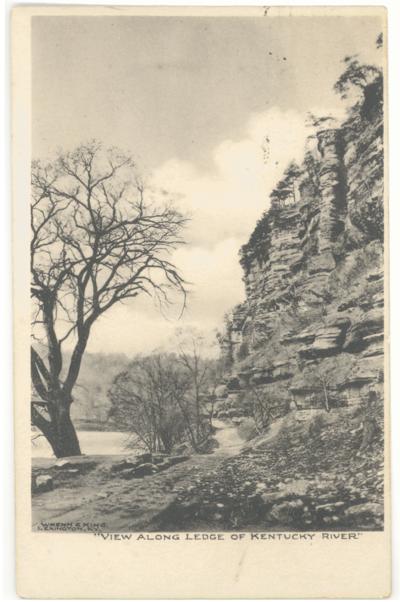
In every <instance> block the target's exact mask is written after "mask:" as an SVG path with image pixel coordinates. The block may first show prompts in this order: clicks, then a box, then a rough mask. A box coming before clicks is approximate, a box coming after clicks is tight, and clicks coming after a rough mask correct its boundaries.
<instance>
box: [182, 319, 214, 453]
mask: <svg viewBox="0 0 400 602" xmlns="http://www.w3.org/2000/svg"><path fill="white" fill-rule="evenodd" d="M203 345H204V337H203V336H202V335H201V333H199V332H197V331H196V330H195V329H189V330H187V331H186V332H183V331H180V332H179V333H178V357H179V361H180V363H181V364H182V366H183V367H184V369H185V370H186V371H187V373H188V375H189V378H190V381H191V384H192V397H193V399H192V400H190V401H191V402H192V403H193V405H194V413H195V432H196V435H195V441H194V442H195V443H198V442H199V441H200V439H201V437H202V423H203V412H204V405H205V400H206V398H207V393H208V384H209V383H208V378H207V377H208V373H209V370H210V365H209V362H207V361H205V360H204V358H203V356H202V347H203Z"/></svg>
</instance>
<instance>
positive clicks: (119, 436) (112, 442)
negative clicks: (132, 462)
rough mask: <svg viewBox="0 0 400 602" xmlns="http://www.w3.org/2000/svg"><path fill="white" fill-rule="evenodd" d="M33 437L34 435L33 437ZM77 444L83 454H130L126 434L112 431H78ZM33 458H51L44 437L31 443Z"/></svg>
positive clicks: (50, 452)
mask: <svg viewBox="0 0 400 602" xmlns="http://www.w3.org/2000/svg"><path fill="white" fill-rule="evenodd" d="M34 436H35V435H34ZM78 438H79V443H80V446H81V451H82V453H83V454H87V455H98V454H100V455H102V454H104V455H119V454H129V453H132V451H133V449H132V448H127V447H126V444H127V438H128V435H127V433H119V432H116V431H115V432H114V431H78ZM32 457H33V458H52V457H54V454H53V452H52V450H51V447H50V445H49V444H48V443H47V441H46V439H45V438H44V437H38V438H37V439H34V440H33V441H32Z"/></svg>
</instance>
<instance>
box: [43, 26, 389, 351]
mask: <svg viewBox="0 0 400 602" xmlns="http://www.w3.org/2000/svg"><path fill="white" fill-rule="evenodd" d="M381 30H382V24H381V22H380V20H379V19H378V18H377V17H367V16H362V17H351V18H350V17H343V16H342V17H338V16H336V17H329V18H328V17H313V16H307V17H299V16H296V17H267V18H263V17H235V18H229V17H218V18H210V17H174V18H172V17H156V16H152V17H128V16H116V17H99V16H98V17H82V16H80V17H67V16H64V17H60V16H57V17H34V18H33V23H32V113H33V115H32V117H33V119H32V124H33V125H32V154H33V157H34V158H51V157H52V156H53V155H54V153H55V151H56V149H57V148H63V149H72V148H73V147H74V146H76V145H78V144H80V143H82V142H86V141H88V140H90V139H92V138H96V139H99V140H101V141H102V142H104V144H105V145H106V146H116V147H120V148H121V149H123V150H124V151H127V152H129V153H130V154H131V155H132V156H133V157H134V158H135V160H136V163H137V165H138V168H139V171H140V172H141V173H142V174H143V175H144V177H145V179H146V182H147V183H148V185H149V186H151V187H152V188H156V189H160V190H168V191H169V192H170V193H171V194H172V195H173V196H174V198H175V199H176V203H177V205H178V206H179V208H181V209H182V210H183V211H184V212H185V213H188V214H189V215H190V217H191V220H190V223H189V225H188V227H187V228H186V231H185V232H184V238H185V240H186V243H187V244H186V245H185V246H184V247H182V248H180V249H178V250H177V251H176V252H175V253H174V256H173V260H174V261H175V263H176V265H177V266H178V267H179V268H180V270H181V272H182V273H183V275H184V277H185V278H186V280H187V281H189V282H190V287H189V288H190V293H189V297H188V304H187V308H186V310H185V312H184V314H183V317H182V318H181V319H180V320H178V316H179V314H180V308H179V307H178V306H176V307H173V308H171V309H170V310H168V313H167V314H165V312H164V313H163V314H161V313H160V312H159V310H158V308H157V307H156V305H155V304H153V303H152V302H151V301H150V302H149V300H148V298H147V297H146V298H145V299H141V298H140V297H139V298H137V299H135V300H132V301H131V302H129V303H128V302H127V303H126V304H124V305H121V306H118V307H115V308H113V309H112V310H111V311H109V312H108V313H106V314H104V315H103V316H102V317H101V319H100V320H99V321H98V322H97V323H96V324H95V326H94V328H93V331H92V335H91V340H90V343H89V346H88V349H89V351H92V352H101V351H103V352H124V353H126V354H128V355H133V354H135V353H147V352H150V351H152V350H153V349H156V348H160V347H164V348H165V347H167V346H168V345H170V344H171V341H173V336H174V331H175V330H176V328H177V327H180V328H185V327H194V328H196V329H198V330H201V331H203V332H204V333H205V335H206V337H207V340H209V341H210V350H211V341H212V340H214V334H213V333H215V330H216V329H221V328H222V326H223V316H224V314H225V313H226V312H228V311H229V310H230V309H231V308H232V307H233V306H234V305H235V304H237V303H239V302H241V301H242V300H243V299H244V290H243V283H242V273H241V268H240V266H239V262H238V251H239V249H240V247H241V245H242V244H244V243H245V242H246V241H247V239H248V237H249V235H250V233H251V231H252V229H253V228H254V226H255V224H256V221H257V219H258V218H259V217H260V216H261V214H262V212H263V211H264V210H265V209H267V208H268V195H269V193H270V192H271V190H272V188H273V187H274V185H275V183H276V182H277V181H278V179H279V177H280V176H281V175H282V173H283V171H284V169H285V167H286V165H287V164H288V162H289V161H291V160H293V159H294V160H297V161H301V158H302V155H303V152H304V145H305V140H306V138H307V136H308V135H309V134H310V131H309V129H307V128H306V126H305V118H306V114H307V112H312V113H314V114H316V115H326V114H329V113H331V114H333V115H335V116H338V117H339V118H340V116H342V115H343V111H344V105H343V102H342V101H341V100H340V99H339V98H338V96H337V95H336V94H334V92H333V89H332V87H333V84H334V82H335V81H336V79H337V78H338V76H339V75H340V73H341V72H342V70H343V66H342V64H341V61H342V59H343V58H344V56H346V55H353V54H359V55H360V58H361V59H362V60H365V61H368V62H370V63H376V62H377V61H378V60H379V55H377V51H376V49H375V40H376V37H377V35H378V34H379V33H380V31H381ZM266 136H268V139H269V143H268V151H267V152H266V150H265V138H266Z"/></svg>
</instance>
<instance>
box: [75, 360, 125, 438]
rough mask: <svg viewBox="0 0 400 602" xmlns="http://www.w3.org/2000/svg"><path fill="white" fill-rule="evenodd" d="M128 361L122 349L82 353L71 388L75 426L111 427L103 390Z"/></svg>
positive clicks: (107, 404)
mask: <svg viewBox="0 0 400 602" xmlns="http://www.w3.org/2000/svg"><path fill="white" fill-rule="evenodd" d="M128 363H129V358H128V357H127V356H126V355H124V354H123V353H86V354H85V356H84V358H83V362H82V367H81V371H80V374H79V378H78V382H77V385H76V387H75V389H74V403H73V404H72V411H71V414H72V419H73V420H74V423H75V424H76V425H77V427H78V429H79V428H87V429H89V430H90V429H97V428H99V429H102V428H106V429H108V428H112V425H110V424H106V422H107V416H108V410H109V401H108V398H107V391H108V389H109V387H110V385H111V383H112V381H113V379H114V377H115V376H116V375H117V374H118V372H120V371H121V370H123V369H124V367H125V366H127V364H128Z"/></svg>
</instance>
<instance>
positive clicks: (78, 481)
mask: <svg viewBox="0 0 400 602" xmlns="http://www.w3.org/2000/svg"><path fill="white" fill-rule="evenodd" d="M215 426H216V428H217V431H216V434H215V439H216V440H217V442H218V444H219V446H218V448H216V450H215V451H214V453H212V454H209V455H193V456H192V457H191V458H190V459H189V460H187V461H186V462H183V463H182V464H178V465H176V466H173V467H171V468H170V469H168V470H166V471H164V472H160V473H158V474H155V475H153V476H148V477H143V478H141V479H132V480H130V481H127V480H124V479H122V478H121V477H120V476H111V472H110V468H111V465H112V464H113V463H115V462H116V460H118V458H116V457H115V456H105V457H102V461H101V462H99V464H98V465H97V467H96V468H95V469H94V470H92V471H91V472H89V473H87V474H85V475H79V476H76V475H75V476H74V477H73V478H71V480H69V481H67V482H66V483H63V485H62V486H60V487H57V488H56V489H54V490H53V491H49V492H46V493H41V494H39V495H34V496H33V498H32V517H33V526H34V528H35V529H45V528H46V527H47V528H49V529H51V530H54V529H57V530H58V529H61V530H62V529H64V525H66V524H71V525H73V528H75V529H80V530H93V529H95V526H94V525H102V527H101V530H103V531H110V532H124V531H125V532H127V531H141V530H147V531H154V530H157V525H158V521H157V518H158V517H159V516H160V515H161V514H162V513H163V512H164V511H165V510H166V509H167V508H168V507H169V506H170V505H171V504H173V503H174V502H175V501H176V500H177V499H178V497H179V496H180V495H182V494H185V493H186V492H188V491H190V488H191V487H195V486H197V485H198V484H199V483H200V481H201V479H202V478H203V477H212V476H213V473H214V471H215V470H216V469H217V467H218V466H219V465H220V464H221V462H223V461H224V460H225V459H227V458H229V457H231V456H233V455H235V454H237V453H239V451H240V449H241V447H242V445H243V441H242V440H241V438H240V437H239V434H238V432H237V429H236V427H235V426H233V425H230V424H227V423H224V422H222V421H215Z"/></svg>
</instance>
